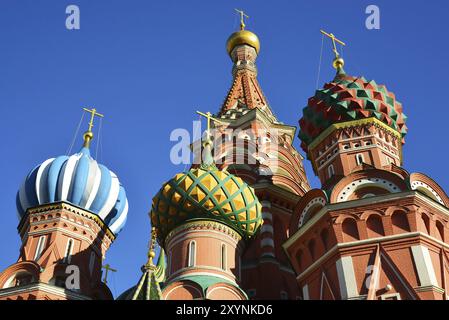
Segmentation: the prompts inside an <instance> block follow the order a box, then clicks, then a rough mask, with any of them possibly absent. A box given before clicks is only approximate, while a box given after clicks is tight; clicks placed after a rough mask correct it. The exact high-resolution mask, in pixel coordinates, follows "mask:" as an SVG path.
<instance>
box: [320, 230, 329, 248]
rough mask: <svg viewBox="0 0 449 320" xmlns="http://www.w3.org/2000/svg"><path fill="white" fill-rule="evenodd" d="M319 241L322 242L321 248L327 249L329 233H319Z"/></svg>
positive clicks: (324, 231)
mask: <svg viewBox="0 0 449 320" xmlns="http://www.w3.org/2000/svg"><path fill="white" fill-rule="evenodd" d="M320 236H321V241H322V242H323V247H324V249H325V250H327V249H329V232H328V231H327V229H324V230H323V231H321V234H320Z"/></svg>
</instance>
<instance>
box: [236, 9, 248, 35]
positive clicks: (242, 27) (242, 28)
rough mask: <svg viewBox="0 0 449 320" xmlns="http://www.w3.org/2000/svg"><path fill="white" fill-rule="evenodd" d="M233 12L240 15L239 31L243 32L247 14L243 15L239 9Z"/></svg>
mask: <svg viewBox="0 0 449 320" xmlns="http://www.w3.org/2000/svg"><path fill="white" fill-rule="evenodd" d="M234 10H235V11H237V13H238V14H240V30H245V27H246V25H245V18H247V19H248V18H249V16H248V15H247V14H245V12H243V10H239V9H234Z"/></svg>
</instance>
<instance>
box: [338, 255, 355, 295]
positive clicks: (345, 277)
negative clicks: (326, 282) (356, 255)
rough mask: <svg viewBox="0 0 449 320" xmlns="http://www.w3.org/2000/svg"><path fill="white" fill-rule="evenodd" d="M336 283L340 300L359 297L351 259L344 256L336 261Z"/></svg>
mask: <svg viewBox="0 0 449 320" xmlns="http://www.w3.org/2000/svg"><path fill="white" fill-rule="evenodd" d="M337 272H338V283H339V285H340V294H341V299H343V300H346V299H351V298H354V297H357V296H358V295H359V293H358V290H357V281H356V279H355V273H354V265H353V263H352V257H351V256H346V257H342V258H340V259H338V260H337Z"/></svg>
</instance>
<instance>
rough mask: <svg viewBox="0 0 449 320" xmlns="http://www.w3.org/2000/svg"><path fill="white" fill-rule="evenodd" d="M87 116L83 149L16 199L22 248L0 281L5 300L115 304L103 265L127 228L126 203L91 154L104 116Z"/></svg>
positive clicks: (54, 162)
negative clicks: (96, 121)
mask: <svg viewBox="0 0 449 320" xmlns="http://www.w3.org/2000/svg"><path fill="white" fill-rule="evenodd" d="M85 110H87V109H85ZM87 111H89V112H90V113H91V121H90V124H89V129H88V130H87V132H86V133H85V134H84V145H83V147H82V149H81V150H80V151H79V152H78V153H76V154H74V155H72V156H59V157H56V158H51V159H49V160H46V161H44V162H43V163H42V164H40V165H39V166H37V167H36V168H35V169H33V170H32V171H31V172H30V173H29V174H28V175H27V177H26V179H25V181H24V183H23V185H22V186H21V188H20V190H19V192H18V194H17V210H18V215H19V219H20V223H19V226H18V231H19V234H20V237H21V239H22V247H21V248H20V254H19V259H18V261H17V262H16V263H14V264H13V265H11V266H10V267H8V268H7V269H6V270H4V271H3V272H2V273H1V274H0V299H7V300H11V299H13V300H15V299H20V300H28V299H49V300H86V299H112V294H111V292H110V290H109V289H108V287H107V286H106V285H105V284H104V283H103V282H102V281H101V268H102V261H103V260H104V258H105V254H106V251H107V250H108V248H109V246H110V245H111V244H112V242H113V241H114V240H115V238H116V236H117V234H118V233H119V232H120V230H121V229H122V228H123V226H124V224H125V222H126V216H127V212H128V201H127V198H126V193H125V189H124V188H123V187H122V186H121V185H120V182H119V180H118V178H117V176H116V175H115V174H114V173H113V172H112V171H110V170H109V169H107V168H106V167H105V166H103V165H101V164H98V163H97V162H96V161H95V160H94V159H93V158H92V156H91V154H90V150H89V146H90V142H91V140H92V139H93V133H92V127H93V119H94V117H95V116H96V115H98V116H102V115H100V114H98V113H96V110H95V109H92V110H87Z"/></svg>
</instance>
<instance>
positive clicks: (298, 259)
mask: <svg viewBox="0 0 449 320" xmlns="http://www.w3.org/2000/svg"><path fill="white" fill-rule="evenodd" d="M303 259H304V257H303V253H302V250H298V252H296V262H297V263H298V267H299V271H302V268H303V265H304V261H303Z"/></svg>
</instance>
